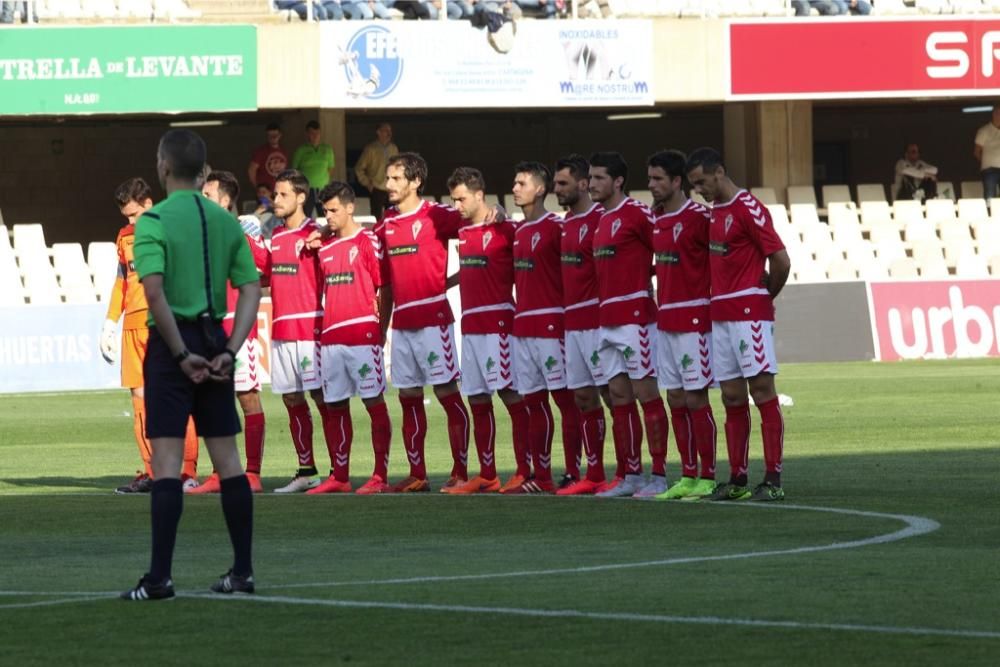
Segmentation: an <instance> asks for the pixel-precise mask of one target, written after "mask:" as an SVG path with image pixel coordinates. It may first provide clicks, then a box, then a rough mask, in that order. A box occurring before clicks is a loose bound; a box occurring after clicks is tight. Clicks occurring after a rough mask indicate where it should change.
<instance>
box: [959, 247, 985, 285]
mask: <svg viewBox="0 0 1000 667" xmlns="http://www.w3.org/2000/svg"><path fill="white" fill-rule="evenodd" d="M955 277H956V278H975V279H977V280H978V279H983V278H989V277H990V267H989V265H988V264H987V263H986V258H985V257H983V256H982V255H980V254H977V253H976V252H974V251H973V252H971V253H969V252H963V253H962V254H960V255H959V256H958V260H957V261H956V262H955Z"/></svg>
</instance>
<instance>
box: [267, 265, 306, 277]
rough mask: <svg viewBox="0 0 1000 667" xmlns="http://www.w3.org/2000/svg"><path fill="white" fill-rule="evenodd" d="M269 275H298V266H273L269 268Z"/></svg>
mask: <svg viewBox="0 0 1000 667" xmlns="http://www.w3.org/2000/svg"><path fill="white" fill-rule="evenodd" d="M271 273H276V274H278V275H279V276H294V275H298V273H299V265H298V264H275V265H274V266H272V267H271Z"/></svg>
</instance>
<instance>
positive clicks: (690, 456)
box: [670, 407, 698, 477]
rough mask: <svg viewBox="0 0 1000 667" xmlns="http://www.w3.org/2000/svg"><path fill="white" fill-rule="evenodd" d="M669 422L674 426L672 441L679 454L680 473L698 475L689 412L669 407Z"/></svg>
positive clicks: (696, 454)
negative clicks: (675, 444)
mask: <svg viewBox="0 0 1000 667" xmlns="http://www.w3.org/2000/svg"><path fill="white" fill-rule="evenodd" d="M670 423H671V424H673V427H674V441H675V442H676V443H677V452H678V453H679V454H680V455H681V475H683V476H684V477H697V476H698V449H697V447H696V446H695V443H694V437H693V433H692V427H691V413H690V412H688V409H687V408H686V407H685V408H670Z"/></svg>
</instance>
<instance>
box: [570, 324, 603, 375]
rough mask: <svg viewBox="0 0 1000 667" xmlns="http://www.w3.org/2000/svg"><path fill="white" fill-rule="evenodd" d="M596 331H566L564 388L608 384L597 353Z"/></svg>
mask: <svg viewBox="0 0 1000 667" xmlns="http://www.w3.org/2000/svg"><path fill="white" fill-rule="evenodd" d="M599 338H600V336H599V332H598V330H597V329H585V330H583V331H572V330H568V331H566V387H567V388H568V389H580V388H581V387H600V386H601V385H605V384H607V383H608V381H607V379H606V378H605V377H604V370H603V369H602V368H601V356H600V355H599V354H598V353H597V347H598V340H599Z"/></svg>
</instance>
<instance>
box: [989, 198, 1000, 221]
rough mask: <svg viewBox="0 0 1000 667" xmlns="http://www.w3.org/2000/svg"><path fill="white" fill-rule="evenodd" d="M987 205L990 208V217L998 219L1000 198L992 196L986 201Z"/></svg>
mask: <svg viewBox="0 0 1000 667" xmlns="http://www.w3.org/2000/svg"><path fill="white" fill-rule="evenodd" d="M987 206H989V209H990V217H991V218H993V219H994V220H1000V198H997V197H993V198H992V199H990V200H989V201H988V202H987Z"/></svg>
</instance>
